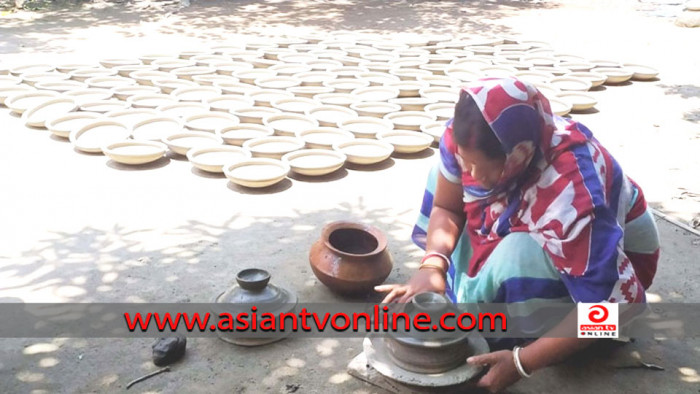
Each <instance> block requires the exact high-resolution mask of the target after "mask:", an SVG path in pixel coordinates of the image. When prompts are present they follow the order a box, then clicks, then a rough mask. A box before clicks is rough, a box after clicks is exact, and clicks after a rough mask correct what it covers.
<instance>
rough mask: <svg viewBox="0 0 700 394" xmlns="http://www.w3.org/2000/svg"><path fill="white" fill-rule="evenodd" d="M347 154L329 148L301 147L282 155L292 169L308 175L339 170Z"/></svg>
mask: <svg viewBox="0 0 700 394" xmlns="http://www.w3.org/2000/svg"><path fill="white" fill-rule="evenodd" d="M345 159H346V157H345V155H344V154H342V153H340V152H336V151H333V150H327V149H301V150H298V151H295V152H290V153H287V154H286V155H284V156H282V162H284V163H287V164H288V165H289V167H290V168H291V169H292V171H294V172H296V173H297V174H301V175H306V176H322V175H327V174H330V173H332V172H334V171H337V170H339V169H340V168H341V167H342V166H343V164H345Z"/></svg>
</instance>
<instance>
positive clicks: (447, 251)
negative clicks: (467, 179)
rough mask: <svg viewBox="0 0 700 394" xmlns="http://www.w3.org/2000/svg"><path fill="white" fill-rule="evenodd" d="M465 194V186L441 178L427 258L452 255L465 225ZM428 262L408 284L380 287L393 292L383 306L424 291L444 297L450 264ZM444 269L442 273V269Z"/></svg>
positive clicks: (433, 210)
mask: <svg viewBox="0 0 700 394" xmlns="http://www.w3.org/2000/svg"><path fill="white" fill-rule="evenodd" d="M462 193H463V191H462V185H460V184H456V183H452V182H450V181H448V180H447V179H445V177H444V176H442V174H438V181H437V186H436V188H435V196H433V209H432V211H431V212H430V221H429V222H428V234H427V239H426V250H425V251H426V254H427V253H430V252H436V253H440V254H442V255H445V256H450V255H451V254H452V251H453V250H454V248H455V246H456V245H457V241H458V239H459V236H460V234H461V232H462V228H463V227H464V221H465V217H464V211H463V207H464V204H463V202H462ZM424 262H425V263H426V265H425V266H423V269H418V271H417V272H416V273H415V274H414V275H413V276H412V277H411V279H410V280H409V281H408V283H407V284H405V285H398V284H390V285H381V286H376V287H375V288H374V289H375V290H376V291H378V292H389V294H387V295H386V297H384V300H382V303H387V302H392V301H398V302H408V301H410V300H411V298H412V297H413V296H414V295H415V294H417V293H421V292H424V291H435V292H439V293H444V292H445V272H447V268H448V263H447V262H446V261H444V260H443V259H442V258H440V257H438V256H432V257H429V258H428V259H426V260H425V261H424ZM440 267H441V268H442V269H439V268H440Z"/></svg>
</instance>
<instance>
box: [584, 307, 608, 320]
mask: <svg viewBox="0 0 700 394" xmlns="http://www.w3.org/2000/svg"><path fill="white" fill-rule="evenodd" d="M592 309H594V310H592ZM588 310H589V311H590V310H592V311H591V312H590V313H589V314H588V320H590V321H591V322H593V323H602V322H604V321H606V320H608V308H606V307H604V306H603V305H593V306H592V307H590V308H588Z"/></svg>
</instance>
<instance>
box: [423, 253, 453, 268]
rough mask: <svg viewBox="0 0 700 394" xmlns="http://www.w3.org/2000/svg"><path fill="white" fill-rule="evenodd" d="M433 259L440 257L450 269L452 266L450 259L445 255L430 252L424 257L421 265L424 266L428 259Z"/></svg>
mask: <svg viewBox="0 0 700 394" xmlns="http://www.w3.org/2000/svg"><path fill="white" fill-rule="evenodd" d="M431 257H439V258H441V259H443V260H445V262H446V263H447V266H448V267H449V266H450V258H449V257H447V256H445V255H444V254H442V253H438V252H429V253H426V254H425V256H423V259H422V260H421V261H420V263H421V265H422V264H423V263H425V261H426V260H428V259H429V258H431Z"/></svg>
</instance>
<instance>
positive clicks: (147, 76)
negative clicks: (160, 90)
mask: <svg viewBox="0 0 700 394" xmlns="http://www.w3.org/2000/svg"><path fill="white" fill-rule="evenodd" d="M129 78H131V79H133V80H134V81H136V82H137V83H138V84H139V85H146V86H154V85H155V84H154V83H153V82H154V81H155V80H177V78H176V77H175V76H174V75H173V74H170V73H166V72H163V71H158V70H139V71H132V72H131V73H130V74H129ZM189 82H191V81H189Z"/></svg>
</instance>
